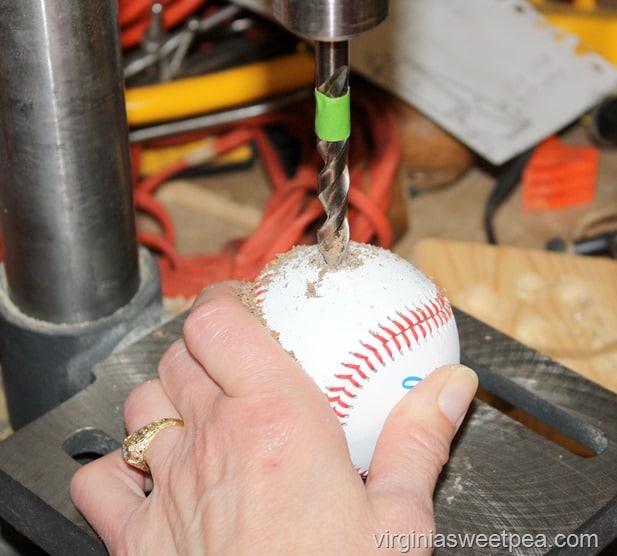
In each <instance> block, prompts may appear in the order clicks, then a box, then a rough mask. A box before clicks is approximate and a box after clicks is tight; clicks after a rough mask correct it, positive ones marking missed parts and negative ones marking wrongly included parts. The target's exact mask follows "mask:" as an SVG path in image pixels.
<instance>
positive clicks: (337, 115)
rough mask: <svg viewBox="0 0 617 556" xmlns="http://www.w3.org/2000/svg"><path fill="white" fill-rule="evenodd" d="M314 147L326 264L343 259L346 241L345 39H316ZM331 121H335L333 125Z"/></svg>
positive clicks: (347, 129)
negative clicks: (319, 165) (319, 163)
mask: <svg viewBox="0 0 617 556" xmlns="http://www.w3.org/2000/svg"><path fill="white" fill-rule="evenodd" d="M315 58H316V60H317V62H316V63H317V67H316V81H317V87H316V119H315V122H316V125H315V128H316V133H317V137H318V141H317V150H318V151H319V154H320V155H321V157H322V158H323V161H324V167H323V168H322V170H321V172H320V173H319V177H318V179H317V184H318V190H319V201H320V202H321V204H322V205H323V207H324V210H325V212H326V220H325V222H324V223H323V224H322V226H321V227H320V228H319V230H318V231H317V242H318V246H319V250H320V252H321V254H322V256H323V258H324V260H325V261H326V263H327V264H328V265H329V266H338V265H339V264H340V263H342V262H343V261H344V260H345V257H346V255H347V247H348V245H349V224H348V222H347V196H348V192H349V168H348V166H347V158H348V150H349V132H350V127H349V120H350V115H349V56H348V42H347V41H341V42H328V43H325V42H321V41H318V42H316V43H315ZM333 124H334V125H333Z"/></svg>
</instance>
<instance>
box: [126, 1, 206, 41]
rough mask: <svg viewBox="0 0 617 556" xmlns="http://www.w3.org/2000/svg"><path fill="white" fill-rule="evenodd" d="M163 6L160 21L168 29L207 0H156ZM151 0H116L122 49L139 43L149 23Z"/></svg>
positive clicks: (180, 21)
mask: <svg viewBox="0 0 617 556" xmlns="http://www.w3.org/2000/svg"><path fill="white" fill-rule="evenodd" d="M158 1H159V2H160V3H161V4H162V5H163V7H164V9H163V12H162V23H163V27H165V29H170V28H172V27H175V26H176V25H178V24H180V23H182V22H183V21H184V20H185V19H186V18H188V16H190V15H191V14H192V13H194V12H196V11H197V10H198V9H199V8H200V7H202V6H204V5H205V4H206V2H207V1H208V0H158ZM152 4H153V0H118V21H119V23H120V45H121V46H122V48H123V49H128V48H132V47H134V46H137V45H139V43H140V42H141V39H142V36H143V34H144V32H145V31H146V29H147V28H148V26H149V25H150V18H151V9H152Z"/></svg>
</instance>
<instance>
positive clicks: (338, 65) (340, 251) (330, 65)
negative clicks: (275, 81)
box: [273, 0, 388, 267]
mask: <svg viewBox="0 0 617 556" xmlns="http://www.w3.org/2000/svg"><path fill="white" fill-rule="evenodd" d="M273 11H274V15H275V17H276V18H277V19H278V20H279V21H280V22H281V23H282V24H283V25H284V26H285V27H286V28H287V29H289V30H290V31H291V32H293V33H296V34H297V35H300V36H301V37H304V38H307V39H311V40H314V41H315V68H316V76H315V81H316V99H317V118H316V133H317V137H318V143H317V149H318V150H319V153H320V155H321V157H322V158H323V160H324V167H323V169H322V171H321V172H320V174H319V178H318V185H319V200H320V201H321V203H322V205H323V206H324V209H325V211H326V221H325V222H324V224H323V225H322V226H321V228H319V230H318V232H317V240H318V244H319V248H320V251H321V253H322V255H323V257H324V260H325V262H326V264H328V265H329V266H331V267H335V266H337V265H338V264H340V263H341V262H343V261H344V260H345V256H346V253H347V245H348V244H349V225H348V223H347V195H348V191H349V171H348V168H347V158H348V138H349V133H348V131H349V130H348V122H349V73H350V68H349V45H348V41H349V39H351V38H353V37H354V36H356V35H358V34H360V33H362V32H363V31H366V30H368V29H371V28H373V27H375V26H376V25H378V24H379V23H381V22H382V21H383V20H384V19H385V17H386V16H387V14H388V1H387V0H274V2H273ZM342 106H343V107H345V108H346V110H347V114H346V115H345V114H342V113H341V107H342ZM322 107H323V108H322ZM320 110H324V111H326V112H328V113H327V114H324V115H323V116H325V118H326V119H329V120H331V119H336V120H338V119H340V120H342V121H341V122H340V123H341V124H343V125H342V127H343V129H342V130H341V129H336V125H335V126H332V128H334V129H332V128H331V126H330V123H331V122H327V125H326V126H325V127H326V128H327V129H323V128H322V127H321V126H320V119H321V120H323V116H322V115H321V114H320ZM345 119H346V122H345V121H343V120H345ZM335 123H339V122H335ZM345 123H347V126H345V125H344V124H345ZM345 127H347V129H345Z"/></svg>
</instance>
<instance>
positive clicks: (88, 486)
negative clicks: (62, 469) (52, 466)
mask: <svg viewBox="0 0 617 556" xmlns="http://www.w3.org/2000/svg"><path fill="white" fill-rule="evenodd" d="M71 499H72V500H73V503H74V504H75V506H76V507H77V509H78V510H79V511H80V512H81V513H82V514H83V516H84V517H85V518H86V520H87V521H88V522H89V523H90V525H92V527H93V528H94V529H95V530H96V531H97V532H98V533H99V535H100V536H101V538H102V540H103V542H104V543H105V546H106V547H107V548H108V550H109V552H110V553H111V554H115V553H116V551H115V539H118V538H120V537H121V531H122V528H123V527H124V526H125V525H126V524H127V523H130V522H131V521H132V519H131V517H132V516H133V515H134V513H135V511H137V510H138V509H139V507H140V506H141V504H142V503H143V502H144V500H145V499H146V497H145V494H144V475H143V473H141V472H139V471H137V470H133V469H132V468H128V467H127V465H126V464H125V463H124V461H123V460H122V456H121V455H120V451H119V450H116V451H114V452H111V453H110V454H107V455H105V456H103V457H101V458H99V459H97V460H95V461H93V462H91V463H89V464H87V465H84V466H83V467H81V468H80V469H78V470H77V472H76V473H75V474H74V475H73V478H72V479H71Z"/></svg>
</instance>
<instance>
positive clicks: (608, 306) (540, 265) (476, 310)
mask: <svg viewBox="0 0 617 556" xmlns="http://www.w3.org/2000/svg"><path fill="white" fill-rule="evenodd" d="M401 254H402V255H403V256H406V257H407V258H408V259H409V260H411V261H413V262H414V263H415V264H416V265H417V266H418V267H419V268H420V269H421V270H423V271H424V272H425V273H426V274H427V275H428V276H429V277H431V278H432V279H433V280H434V281H435V282H436V283H437V284H438V285H439V286H440V287H441V288H442V289H443V290H444V291H445V293H446V295H447V296H448V298H449V299H450V301H451V302H452V303H453V304H454V305H456V306H458V307H459V308H461V309H462V310H464V311H466V312H468V313H470V314H471V315H473V316H475V317H476V318H478V319H480V320H482V321H484V322H486V323H488V324H490V325H492V326H494V327H495V328H497V329H498V330H500V331H502V332H504V333H506V334H508V335H510V336H512V337H514V338H516V339H517V340H519V341H520V342H521V343H524V344H526V345H528V346H530V347H532V348H534V349H536V350H538V351H540V352H542V353H545V354H547V355H550V356H552V357H554V358H555V359H556V360H558V361H559V362H560V363H562V364H564V365H565V366H567V367H569V368H570V369H572V370H574V371H577V372H579V373H580V374H582V375H584V376H585V377H587V378H589V379H591V380H593V381H595V382H597V383H599V384H601V385H602V386H604V387H606V388H609V389H611V390H613V391H615V392H617V262H616V261H613V260H611V259H608V258H593V257H583V256H577V255H569V254H560V253H549V252H546V251H542V250H535V249H524V248H517V247H506V246H491V245H486V244H480V243H467V242H457V241H448V240H440V239H425V240H422V241H420V242H418V243H417V244H416V246H415V247H414V248H413V249H412V250H411V251H410V252H409V253H401Z"/></svg>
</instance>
